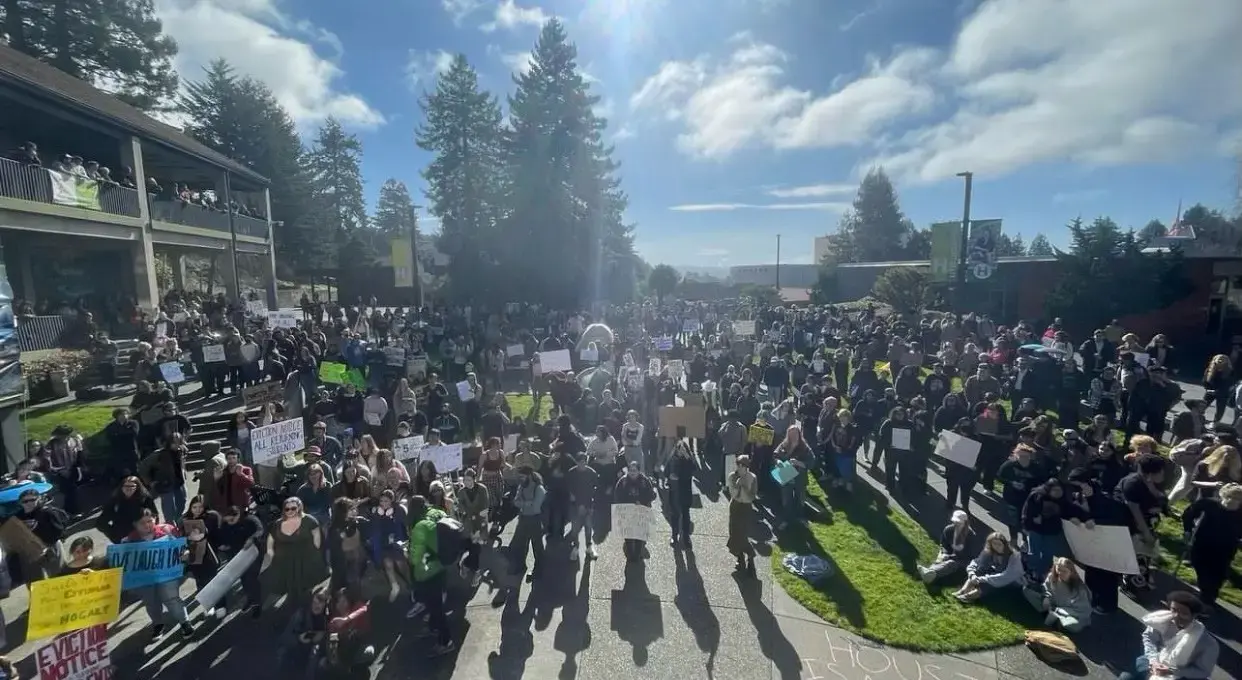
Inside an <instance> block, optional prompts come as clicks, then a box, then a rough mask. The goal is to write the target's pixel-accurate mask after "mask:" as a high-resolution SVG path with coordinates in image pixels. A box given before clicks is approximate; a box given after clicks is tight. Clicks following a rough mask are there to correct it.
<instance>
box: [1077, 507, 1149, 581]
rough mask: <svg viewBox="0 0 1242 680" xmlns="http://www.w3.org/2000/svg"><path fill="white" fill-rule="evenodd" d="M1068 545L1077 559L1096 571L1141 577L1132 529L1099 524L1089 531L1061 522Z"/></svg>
mask: <svg viewBox="0 0 1242 680" xmlns="http://www.w3.org/2000/svg"><path fill="white" fill-rule="evenodd" d="M1061 527H1062V528H1063V529H1064V530H1065V541H1066V543H1069V547H1070V551H1071V552H1073V553H1074V559H1076V560H1078V561H1079V562H1081V563H1082V564H1085V565H1087V566H1088V567H1095V568H1096V569H1102V570H1104V571H1111V572H1113V573H1114V574H1137V573H1139V567H1138V558H1137V557H1136V556H1135V554H1134V541H1133V540H1132V539H1131V538H1130V529H1129V528H1128V527H1118V526H1105V525H1102V524H1097V525H1096V526H1095V527H1093V528H1091V529H1088V528H1087V527H1086V525H1085V524H1084V525H1078V524H1074V523H1073V522H1069V521H1066V520H1061Z"/></svg>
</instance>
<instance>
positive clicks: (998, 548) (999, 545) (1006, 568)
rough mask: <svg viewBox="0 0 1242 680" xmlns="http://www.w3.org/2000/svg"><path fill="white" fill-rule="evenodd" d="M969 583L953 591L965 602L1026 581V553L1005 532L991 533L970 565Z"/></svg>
mask: <svg viewBox="0 0 1242 680" xmlns="http://www.w3.org/2000/svg"><path fill="white" fill-rule="evenodd" d="M966 574H967V576H966V582H965V583H963V584H962V587H961V588H958V590H957V592H955V593H953V597H956V598H957V599H958V600H961V601H962V602H974V601H975V600H978V599H979V598H981V597H983V596H984V595H987V594H989V593H991V592H993V591H996V590H1000V589H1001V588H1006V587H1009V586H1016V585H1018V584H1019V583H1021V581H1022V574H1023V571H1022V555H1021V554H1020V553H1018V551H1017V550H1014V549H1013V545H1012V544H1010V543H1009V539H1008V538H1006V537H1005V535H1004V534H1002V533H999V532H992V533H990V534H988V538H987V541H986V542H985V543H984V546H983V551H982V552H980V553H979V556H978V557H976V558H975V559H974V560H973V561H972V562H971V563H970V565H969V566H967V567H966Z"/></svg>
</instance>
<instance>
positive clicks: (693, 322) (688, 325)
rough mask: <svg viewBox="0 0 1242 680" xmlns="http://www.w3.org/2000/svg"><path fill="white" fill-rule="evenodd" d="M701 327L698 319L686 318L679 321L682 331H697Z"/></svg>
mask: <svg viewBox="0 0 1242 680" xmlns="http://www.w3.org/2000/svg"><path fill="white" fill-rule="evenodd" d="M702 329H703V324H702V323H700V322H699V320H698V319H686V320H684V321H682V322H681V332H682V333H698V332H699V331H700V330H702Z"/></svg>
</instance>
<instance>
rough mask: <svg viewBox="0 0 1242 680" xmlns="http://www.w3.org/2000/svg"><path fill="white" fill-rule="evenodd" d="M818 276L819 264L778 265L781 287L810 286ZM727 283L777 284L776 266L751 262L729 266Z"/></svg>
mask: <svg viewBox="0 0 1242 680" xmlns="http://www.w3.org/2000/svg"><path fill="white" fill-rule="evenodd" d="M818 276H819V266H818V265H813V264H782V265H781V266H780V282H779V283H780V287H781V288H810V287H811V286H813V285H815V280H816V278H818ZM729 283H735V284H745V283H750V284H754V285H756V286H775V285H777V267H776V265H774V264H751V265H740V266H737V267H729Z"/></svg>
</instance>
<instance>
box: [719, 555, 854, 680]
mask: <svg viewBox="0 0 1242 680" xmlns="http://www.w3.org/2000/svg"><path fill="white" fill-rule="evenodd" d="M834 578H836V577H835V576H834ZM733 580H734V581H736V582H737V589H738V592H740V593H741V595H742V602H743V604H744V605H745V607H746V614H747V616H749V617H750V625H751V626H753V627H754V629H755V634H756V636H757V637H758V638H759V651H761V652H762V653H763V656H764V657H765V658H767V659H768V660H769V661H771V662H772V664H773V665H774V666H775V667H776V669H775V670H776V675H775V676H774V677H777V678H780V680H801V678H802V657H801V656H800V655H799V654H798V650H797V649H795V648H794V646H793V643H791V642H790V641H789V638H787V637H785V633H784V631H782V630H781V625H780V620H779V619H777V618H776V615H775V614H773V613H772V610H771V609H768V606H767V605H766V604H765V603H764V601H763V582H762V581H758V580H755V579H752V578H750V577H749V576H744V575H742V574H734V575H733Z"/></svg>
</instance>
